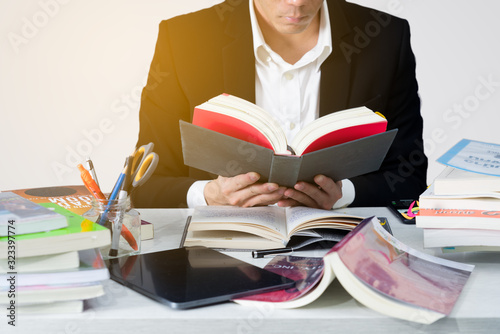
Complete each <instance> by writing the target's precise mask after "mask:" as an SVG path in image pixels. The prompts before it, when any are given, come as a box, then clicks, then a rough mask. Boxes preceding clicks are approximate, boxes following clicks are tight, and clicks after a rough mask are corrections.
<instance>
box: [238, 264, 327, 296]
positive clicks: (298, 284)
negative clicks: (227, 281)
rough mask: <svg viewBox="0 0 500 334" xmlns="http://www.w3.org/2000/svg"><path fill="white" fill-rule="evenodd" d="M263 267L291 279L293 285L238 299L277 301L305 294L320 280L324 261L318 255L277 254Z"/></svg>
mask: <svg viewBox="0 0 500 334" xmlns="http://www.w3.org/2000/svg"><path fill="white" fill-rule="evenodd" d="M264 269H266V270H269V271H271V272H273V273H276V274H278V275H281V276H284V277H287V278H290V279H293V280H294V281H295V286H294V287H292V288H289V289H284V290H278V291H272V292H266V293H261V294H257V295H253V296H248V297H245V298H241V299H239V300H252V301H261V302H273V303H277V302H287V301H290V300H294V299H297V298H299V297H301V296H303V295H305V294H307V293H308V292H309V291H310V290H311V289H312V288H314V287H315V286H316V285H317V283H318V282H319V281H320V280H321V277H322V276H323V271H324V263H323V259H322V258H320V257H300V256H285V255H277V256H275V257H274V259H272V260H271V261H270V262H269V263H268V264H267V265H266V266H265V267H264Z"/></svg>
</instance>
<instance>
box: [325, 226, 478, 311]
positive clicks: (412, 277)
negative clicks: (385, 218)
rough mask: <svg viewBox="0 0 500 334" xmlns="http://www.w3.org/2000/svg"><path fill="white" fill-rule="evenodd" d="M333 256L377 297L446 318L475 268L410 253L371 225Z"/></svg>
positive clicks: (339, 246) (347, 240)
mask: <svg viewBox="0 0 500 334" xmlns="http://www.w3.org/2000/svg"><path fill="white" fill-rule="evenodd" d="M332 252H336V253H337V254H338V256H339V258H340V260H341V261H342V262H343V263H344V265H345V266H346V267H347V269H348V270H349V271H350V272H351V273H352V274H354V275H355V276H356V278H358V279H359V280H361V281H362V282H363V283H365V284H366V285H367V286H368V287H370V288H371V289H373V290H375V291H377V292H378V293H381V294H383V295H385V296H387V297H389V298H392V299H394V300H396V301H398V302H401V303H407V304H411V305H413V306H416V307H420V308H423V309H427V310H431V311H434V312H438V313H441V314H445V315H449V314H450V312H451V310H452V309H453V306H454V305H455V303H456V301H457V300H458V297H459V296H460V293H461V292H462V290H463V288H464V286H465V284H466V282H467V280H468V279H469V276H470V274H471V272H472V270H473V268H474V266H472V265H467V264H462V263H459V262H454V261H449V260H446V259H441V258H438V257H434V256H431V255H428V254H425V253H422V252H419V251H417V250H415V249H412V248H410V247H408V246H406V245H405V244H403V243H401V242H400V241H398V240H397V239H395V238H394V237H393V236H392V235H390V234H389V233H387V232H386V231H385V230H384V229H383V228H382V227H381V226H380V225H377V224H374V223H371V222H370V221H366V222H365V223H362V224H360V225H359V226H358V227H357V228H356V229H355V230H354V231H352V232H351V233H350V234H349V235H348V236H346V237H345V238H344V239H343V240H342V241H341V242H339V243H338V244H337V245H335V246H334V247H333V248H332V250H331V251H330V252H329V253H332ZM328 256H329V255H328V254H327V255H326V257H328ZM341 283H343V282H341Z"/></svg>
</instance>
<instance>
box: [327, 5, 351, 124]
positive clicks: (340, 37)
mask: <svg viewBox="0 0 500 334" xmlns="http://www.w3.org/2000/svg"><path fill="white" fill-rule="evenodd" d="M328 6H329V15H330V26H331V31H332V48H333V49H332V53H331V54H330V56H329V57H328V58H327V59H326V60H325V61H324V62H323V64H322V65H321V84H320V112H319V113H320V116H324V115H326V114H329V113H331V112H334V111H338V110H343V109H346V108H347V106H348V100H349V95H350V87H351V68H352V66H353V62H354V61H355V59H354V58H353V59H351V61H348V60H347V58H346V57H345V56H344V54H343V53H342V50H341V48H340V46H341V44H342V43H344V42H343V41H344V39H346V38H347V37H348V36H349V35H351V34H352V30H351V27H350V26H349V23H348V22H347V19H346V17H345V14H344V11H343V8H342V7H341V5H340V3H339V1H329V2H328Z"/></svg>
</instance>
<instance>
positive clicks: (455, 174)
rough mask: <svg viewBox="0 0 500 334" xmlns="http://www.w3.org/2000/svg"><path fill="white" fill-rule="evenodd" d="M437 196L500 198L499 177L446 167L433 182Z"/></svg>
mask: <svg viewBox="0 0 500 334" xmlns="http://www.w3.org/2000/svg"><path fill="white" fill-rule="evenodd" d="M434 193H435V194H437V195H471V194H476V195H478V194H480V195H482V196H490V197H497V198H499V197H500V177H499V176H494V175H486V174H479V173H474V172H469V171H466V170H462V169H457V168H453V167H450V166H446V168H445V169H444V170H443V171H442V172H441V173H440V174H439V175H438V176H437V177H436V179H435V180H434Z"/></svg>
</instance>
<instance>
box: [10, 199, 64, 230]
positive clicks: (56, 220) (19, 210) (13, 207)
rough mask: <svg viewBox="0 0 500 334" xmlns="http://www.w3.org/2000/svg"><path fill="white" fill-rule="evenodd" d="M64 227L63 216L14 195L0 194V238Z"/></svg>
mask: <svg viewBox="0 0 500 334" xmlns="http://www.w3.org/2000/svg"><path fill="white" fill-rule="evenodd" d="M12 220H13V222H12ZM9 221H11V222H10V223H9ZM66 226H68V223H67V222H66V218H65V217H64V216H63V215H61V214H59V213H56V212H54V211H51V210H48V209H47V208H45V207H43V206H41V205H38V204H36V203H33V202H31V201H29V200H27V199H26V198H23V197H22V196H19V195H17V194H15V193H12V192H2V193H0V236H7V235H20V234H27V233H34V232H40V231H48V230H53V229H58V228H62V227H66Z"/></svg>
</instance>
